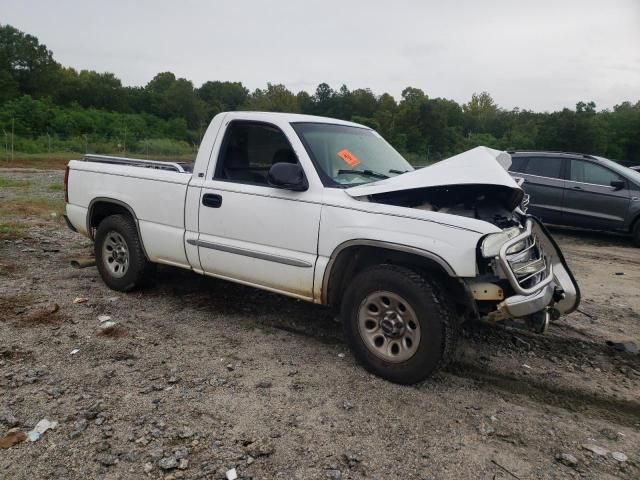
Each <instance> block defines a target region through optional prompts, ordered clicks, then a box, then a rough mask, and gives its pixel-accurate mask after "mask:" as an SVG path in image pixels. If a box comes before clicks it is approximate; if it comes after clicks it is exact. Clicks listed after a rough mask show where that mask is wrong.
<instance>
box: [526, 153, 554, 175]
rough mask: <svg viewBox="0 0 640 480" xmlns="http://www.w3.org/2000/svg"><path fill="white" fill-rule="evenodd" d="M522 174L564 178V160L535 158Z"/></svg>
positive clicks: (529, 162)
mask: <svg viewBox="0 0 640 480" xmlns="http://www.w3.org/2000/svg"><path fill="white" fill-rule="evenodd" d="M522 173H526V174H529V175H537V176H539V177H548V178H562V158H558V157H534V158H529V161H528V162H527V166H526V167H525V169H524V171H523V172H522Z"/></svg>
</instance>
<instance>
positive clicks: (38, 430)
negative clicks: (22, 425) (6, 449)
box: [27, 418, 58, 442]
mask: <svg viewBox="0 0 640 480" xmlns="http://www.w3.org/2000/svg"><path fill="white" fill-rule="evenodd" d="M57 426H58V422H52V421H51V420H49V419H48V418H43V419H42V420H40V421H39V422H38V423H36V426H35V427H33V430H31V431H30V432H28V433H27V438H28V439H29V441H30V442H36V441H38V440H39V439H40V437H41V436H42V435H44V433H45V432H46V431H47V430H49V429H52V428H56V427H57Z"/></svg>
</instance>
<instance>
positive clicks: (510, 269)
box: [489, 217, 580, 320]
mask: <svg viewBox="0 0 640 480" xmlns="http://www.w3.org/2000/svg"><path fill="white" fill-rule="evenodd" d="M523 239H526V240H528V241H529V244H530V245H532V246H535V249H536V251H537V255H538V258H537V261H538V262H539V265H540V269H539V270H538V271H537V272H535V274H534V275H528V276H526V277H523V276H520V277H519V276H518V275H517V273H518V272H517V270H518V269H517V268H514V262H513V261H512V260H511V259H510V256H509V255H508V254H507V253H506V252H507V251H508V250H509V248H510V247H512V246H513V245H515V244H517V243H518V242H520V241H522V240H523ZM496 265H497V266H498V267H499V269H500V271H501V273H502V275H503V276H504V278H506V279H507V280H508V282H509V285H510V286H511V288H512V289H513V291H514V292H515V295H512V296H510V297H507V298H505V299H504V300H503V301H502V302H500V303H499V304H498V305H497V307H496V310H495V311H493V312H491V313H489V318H490V319H492V320H503V319H508V318H527V317H530V316H532V315H534V314H537V313H540V312H545V311H552V312H553V315H552V316H553V317H555V318H557V317H558V316H559V315H561V314H568V313H571V312H573V311H574V310H576V309H577V308H578V306H579V305H580V288H579V287H578V283H577V282H576V280H575V278H574V276H573V273H572V272H571V270H570V269H569V266H568V265H567V262H566V260H565V259H564V256H563V255H562V252H561V251H560V248H559V247H558V244H557V243H556V242H555V240H554V239H553V237H552V236H551V234H550V233H549V231H548V230H547V229H546V227H545V226H544V225H542V223H541V222H540V221H539V220H538V219H536V218H535V217H527V220H526V224H525V229H524V231H523V232H522V234H520V235H518V236H517V237H514V238H513V239H511V240H509V241H508V242H506V243H505V244H504V245H503V246H502V247H501V249H500V253H499V255H498V257H497V258H496Z"/></svg>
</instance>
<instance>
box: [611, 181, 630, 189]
mask: <svg viewBox="0 0 640 480" xmlns="http://www.w3.org/2000/svg"><path fill="white" fill-rule="evenodd" d="M611 186H612V187H613V189H614V190H615V191H617V190H622V189H623V188H624V187H626V186H627V183H626V182H625V181H624V180H611Z"/></svg>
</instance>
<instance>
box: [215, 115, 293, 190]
mask: <svg viewBox="0 0 640 480" xmlns="http://www.w3.org/2000/svg"><path fill="white" fill-rule="evenodd" d="M280 162H285V163H298V158H297V157H296V154H295V153H294V151H293V149H292V148H291V145H290V144H289V141H288V140H287V137H286V136H285V134H284V133H283V132H282V130H280V129H279V128H278V127H276V126H274V125H270V124H266V123H255V122H241V121H240V122H239V121H235V122H232V123H231V124H230V125H229V126H228V127H227V132H226V134H225V137H224V141H223V144H222V149H221V151H220V155H219V157H218V164H217V167H216V172H215V175H214V178H215V179H219V180H230V181H234V182H239V183H250V184H254V185H268V182H267V174H268V173H269V169H270V168H271V165H273V164H274V163H280Z"/></svg>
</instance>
